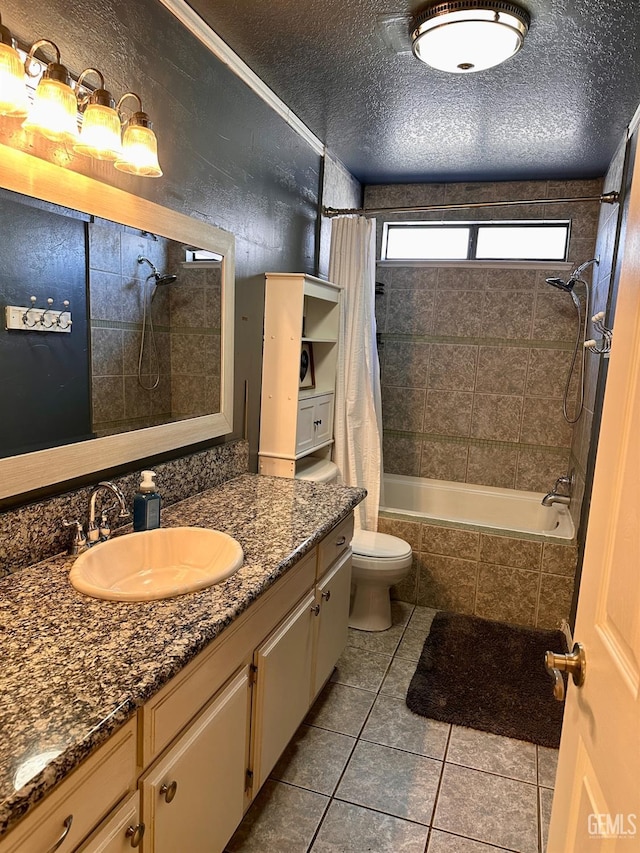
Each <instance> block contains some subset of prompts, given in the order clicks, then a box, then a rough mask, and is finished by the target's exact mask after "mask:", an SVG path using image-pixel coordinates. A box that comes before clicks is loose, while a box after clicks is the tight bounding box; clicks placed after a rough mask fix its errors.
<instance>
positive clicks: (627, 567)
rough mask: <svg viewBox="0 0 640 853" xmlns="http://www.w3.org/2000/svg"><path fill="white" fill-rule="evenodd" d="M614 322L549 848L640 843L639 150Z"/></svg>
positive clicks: (554, 851) (564, 850)
mask: <svg viewBox="0 0 640 853" xmlns="http://www.w3.org/2000/svg"><path fill="white" fill-rule="evenodd" d="M614 326H615V331H614V338H613V348H612V353H611V361H610V366H609V373H608V378H607V388H606V392H605V399H604V407H603V415H602V429H601V433H600V440H599V444H598V456H597V461H596V469H595V476H594V488H593V498H592V502H591V512H590V515H589V529H588V532H587V539H586V546H585V558H584V568H583V574H582V583H581V586H580V597H579V601H578V613H577V620H576V628H575V639H576V640H577V641H578V642H580V643H582V644H583V646H584V648H585V653H586V673H585V674H586V677H585V682H584V685H583V686H582V687H580V688H577V687H575V686H574V684H573V683H571V681H570V683H569V688H568V694H567V702H566V708H565V715H564V726H563V731H562V741H561V744H560V757H559V765H558V775H557V779H556V789H555V796H554V802H553V810H552V816H551V826H550V829H549V843H548V847H547V850H548V853H574V851H576V853H577V851H583V850H584V851H590V853H591V851H592V852H593V853H599V852H600V851H607V852H608V851H629V853H631V851H632V850H633V851H635V850H638V849H640V829H638V828H637V823H638V822H640V772H639V770H638V768H639V767H640V701H639V698H638V697H639V695H640V158H636V167H635V173H634V178H633V184H632V193H631V199H630V208H629V220H628V229H627V237H626V241H625V245H624V250H623V260H622V268H621V277H620V287H619V293H618V303H617V308H616V314H615V322H614ZM589 357H590V358H591V357H592V356H589Z"/></svg>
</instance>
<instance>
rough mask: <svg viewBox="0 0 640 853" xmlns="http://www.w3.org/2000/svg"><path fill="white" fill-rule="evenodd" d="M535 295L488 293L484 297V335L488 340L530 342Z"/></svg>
mask: <svg viewBox="0 0 640 853" xmlns="http://www.w3.org/2000/svg"><path fill="white" fill-rule="evenodd" d="M534 303H535V295H534V294H533V293H520V292H513V291H495V292H487V293H485V296H484V305H483V313H482V334H483V336H485V337H487V338H508V339H513V340H528V339H529V338H530V337H531V324H532V320H533V308H534Z"/></svg>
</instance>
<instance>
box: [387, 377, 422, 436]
mask: <svg viewBox="0 0 640 853" xmlns="http://www.w3.org/2000/svg"><path fill="white" fill-rule="evenodd" d="M425 393H426V392H425V391H424V389H423V390H421V389H418V388H396V387H392V386H390V385H383V387H382V423H383V425H384V428H385V429H399V430H406V431H407V432H421V431H422V420H423V416H424V401H425Z"/></svg>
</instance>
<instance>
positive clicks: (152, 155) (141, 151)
mask: <svg viewBox="0 0 640 853" xmlns="http://www.w3.org/2000/svg"><path fill="white" fill-rule="evenodd" d="M126 98H135V99H136V100H137V101H138V107H139V109H138V110H137V112H135V113H133V114H132V115H131V116H130V118H129V119H128V120H127V121H126V127H125V129H124V133H123V134H122V153H121V155H120V156H119V157H118V159H117V160H116V162H115V163H114V165H115V167H116V169H119V170H120V171H121V172H127V173H128V174H130V175H143V176H144V177H146V178H159V177H160V176H161V175H162V169H161V168H160V163H159V162H158V140H157V139H156V135H155V133H154V132H153V130H152V124H151V122H150V121H149V116H148V115H147V114H146V113H145V112H143V111H142V101H141V99H140V95H136V93H135V92H127V93H126V94H124V95H123V96H122V97H121V98H120V100H119V101H118V106H117V110H118V112H119V113H120V108H121V106H122V103H123V101H124V100H125V99H126ZM124 123H125V122H123V124H124Z"/></svg>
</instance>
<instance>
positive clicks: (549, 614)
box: [537, 574, 573, 629]
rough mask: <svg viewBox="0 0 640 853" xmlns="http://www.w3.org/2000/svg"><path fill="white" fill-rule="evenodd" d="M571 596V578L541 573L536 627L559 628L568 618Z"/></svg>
mask: <svg viewBox="0 0 640 853" xmlns="http://www.w3.org/2000/svg"><path fill="white" fill-rule="evenodd" d="M572 596H573V578H569V577H560V576H559V575H547V574H543V575H542V582H541V584H540V600H539V602H538V621H537V627H538V628H549V629H553V628H559V627H560V624H561V623H562V620H563V619H568V618H569V612H570V610H571V599H572Z"/></svg>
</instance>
